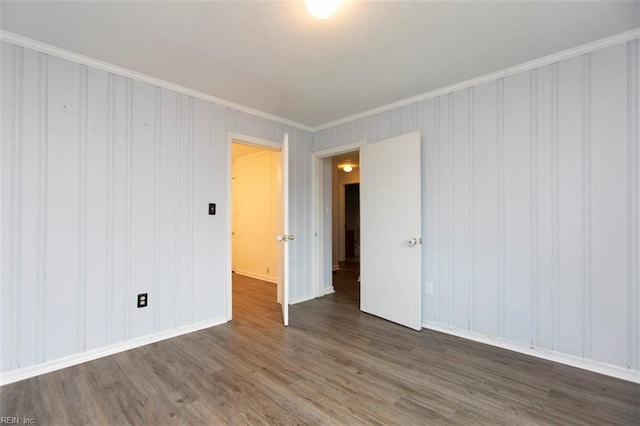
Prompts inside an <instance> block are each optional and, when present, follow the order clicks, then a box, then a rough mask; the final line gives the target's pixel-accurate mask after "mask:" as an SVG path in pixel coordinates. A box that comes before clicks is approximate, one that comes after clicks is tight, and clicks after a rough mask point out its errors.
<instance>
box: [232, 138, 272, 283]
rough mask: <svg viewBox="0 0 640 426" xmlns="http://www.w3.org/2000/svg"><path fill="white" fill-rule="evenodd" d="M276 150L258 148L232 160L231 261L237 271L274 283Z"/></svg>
mask: <svg viewBox="0 0 640 426" xmlns="http://www.w3.org/2000/svg"><path fill="white" fill-rule="evenodd" d="M279 162H280V152H274V151H261V152H259V153H257V154H250V155H248V156H243V157H239V158H237V159H236V160H234V161H233V163H232V169H233V179H234V189H233V194H232V199H233V202H232V205H233V207H232V211H233V216H232V221H233V224H232V229H233V232H234V234H235V235H234V237H233V244H234V247H233V256H234V258H233V264H234V271H235V272H236V273H237V274H241V275H245V276H248V277H252V278H257V279H261V280H265V281H269V282H273V283H275V282H277V279H278V269H277V267H278V265H277V257H278V256H277V254H278V252H277V244H278V243H277V242H276V235H277V234H278V229H277V214H278V209H277V207H278V206H277V199H278V197H277V195H278V194H277V191H278V187H277V185H278V183H277V179H278V167H279V166H278V163H279Z"/></svg>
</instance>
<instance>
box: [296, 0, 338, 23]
mask: <svg viewBox="0 0 640 426" xmlns="http://www.w3.org/2000/svg"><path fill="white" fill-rule="evenodd" d="M340 3H342V0H304V4H305V6H306V7H307V10H308V11H309V13H310V14H311V15H313V16H314V17H315V18H318V19H329V18H330V17H331V16H332V15H333V14H334V13H335V12H336V10H338V7H340Z"/></svg>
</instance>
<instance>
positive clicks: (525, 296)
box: [314, 40, 640, 371]
mask: <svg viewBox="0 0 640 426" xmlns="http://www.w3.org/2000/svg"><path fill="white" fill-rule="evenodd" d="M639 56H640V54H639V43H638V40H633V41H631V42H628V43H623V44H619V45H616V46H613V47H609V48H606V49H602V50H599V51H596V52H594V53H590V54H585V55H582V56H580V57H576V58H573V59H568V60H563V61H561V62H559V63H555V64H551V65H547V66H543V67H540V68H537V69H533V70H531V71H526V72H521V73H519V74H515V75H512V76H509V77H506V78H499V79H496V80H495V81H490V82H487V83H485V84H481V85H478V86H474V87H470V88H468V89H463V90H459V91H456V92H453V93H448V94H443V95H442V96H438V97H436V98H432V99H428V100H424V101H420V102H416V103H413V104H410V105H406V106H403V107H400V108H397V109H393V110H390V111H387V112H381V113H378V114H375V115H371V116H368V117H365V118H361V119H357V120H355V121H351V122H347V123H345V124H341V125H339V126H335V127H332V128H329V129H326V130H322V131H320V132H318V133H315V134H314V151H318V150H323V149H327V148H330V147H336V146H341V145H345V144H349V143H354V142H356V141H361V140H367V141H368V142H374V141H377V140H382V139H387V138H390V137H392V136H396V135H400V134H403V133H408V132H412V131H415V130H419V131H420V133H421V135H422V144H423V149H422V152H423V163H422V164H423V236H424V239H425V250H424V257H423V267H424V271H425V272H424V277H423V281H424V283H426V282H430V283H434V287H435V288H434V293H433V295H426V296H425V297H424V299H423V300H424V304H423V309H424V312H423V319H424V321H425V322H427V323H428V324H436V325H439V326H443V327H444V328H449V329H453V330H456V329H457V330H469V331H472V332H477V333H481V334H483V335H487V336H490V337H491V338H503V339H505V340H508V341H513V342H519V343H522V344H523V345H531V346H536V347H540V348H546V349H550V350H553V351H558V352H561V353H564V354H569V355H574V356H577V357H580V358H584V359H588V360H594V361H597V362H601V363H606V364H611V365H615V366H619V367H622V368H630V369H632V370H636V371H638V370H640V343H639V336H640V320H639V312H640V282H639V272H638V271H639V267H640V252H639V249H638V244H639V240H640V236H639V228H640V214H639V204H638V200H639V194H640V182H639V177H638V176H639V162H640V159H639V155H640V154H639V152H640V149H639V141H638V121H639V109H638V99H639V93H638V91H639V89H638V81H639V74H638V69H639V64H638V60H639V59H638V58H639Z"/></svg>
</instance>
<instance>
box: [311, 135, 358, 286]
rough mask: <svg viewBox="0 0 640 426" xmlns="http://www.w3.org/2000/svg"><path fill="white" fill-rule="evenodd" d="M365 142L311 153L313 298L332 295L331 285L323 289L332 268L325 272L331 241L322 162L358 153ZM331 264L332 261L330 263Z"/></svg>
mask: <svg viewBox="0 0 640 426" xmlns="http://www.w3.org/2000/svg"><path fill="white" fill-rule="evenodd" d="M366 143H367V142H366V141H361V142H356V143H351V144H347V145H342V146H337V147H333V148H327V149H323V150H320V151H315V152H312V153H311V229H312V232H313V236H314V237H315V238H314V241H313V244H312V245H311V283H312V289H313V297H322V296H324V295H326V294H330V293H333V285H331V287H325V285H324V282H325V280H326V279H327V276H329V277H331V276H332V271H331V269H332V268H329V270H328V271H327V270H325V268H324V264H325V258H324V248H325V245H326V244H331V240H329V241H326V238H325V237H324V232H325V229H326V226H327V224H326V221H325V220H324V217H325V215H324V210H325V207H326V206H325V204H324V199H323V181H324V172H323V167H322V162H323V161H324V160H325V159H326V158H329V157H334V156H336V155H339V154H345V153H347V152H354V151H360V148H361V147H362V146H363V145H366ZM330 263H331V264H333V261H331V262H330Z"/></svg>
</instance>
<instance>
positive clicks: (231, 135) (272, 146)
mask: <svg viewBox="0 0 640 426" xmlns="http://www.w3.org/2000/svg"><path fill="white" fill-rule="evenodd" d="M234 142H236V143H241V144H245V145H252V146H255V147H258V148H263V149H268V150H272V151H280V150H281V149H282V142H274V141H270V140H267V139H261V138H257V137H254V136H248V135H243V134H242V133H236V132H229V131H228V132H227V200H226V203H227V206H226V212H227V223H226V226H227V231H226V234H227V236H228V238H227V253H226V259H225V265H226V267H227V271H226V275H227V321H231V319H232V318H233V278H232V275H231V270H232V265H231V262H232V257H231V256H232V246H231V244H232V240H233V239H232V238H231V215H232V211H231V178H232V176H231V173H232V165H231V162H232V161H231V160H232V158H231V147H232V144H233V143H234ZM258 279H263V278H258ZM265 281H266V280H265Z"/></svg>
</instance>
